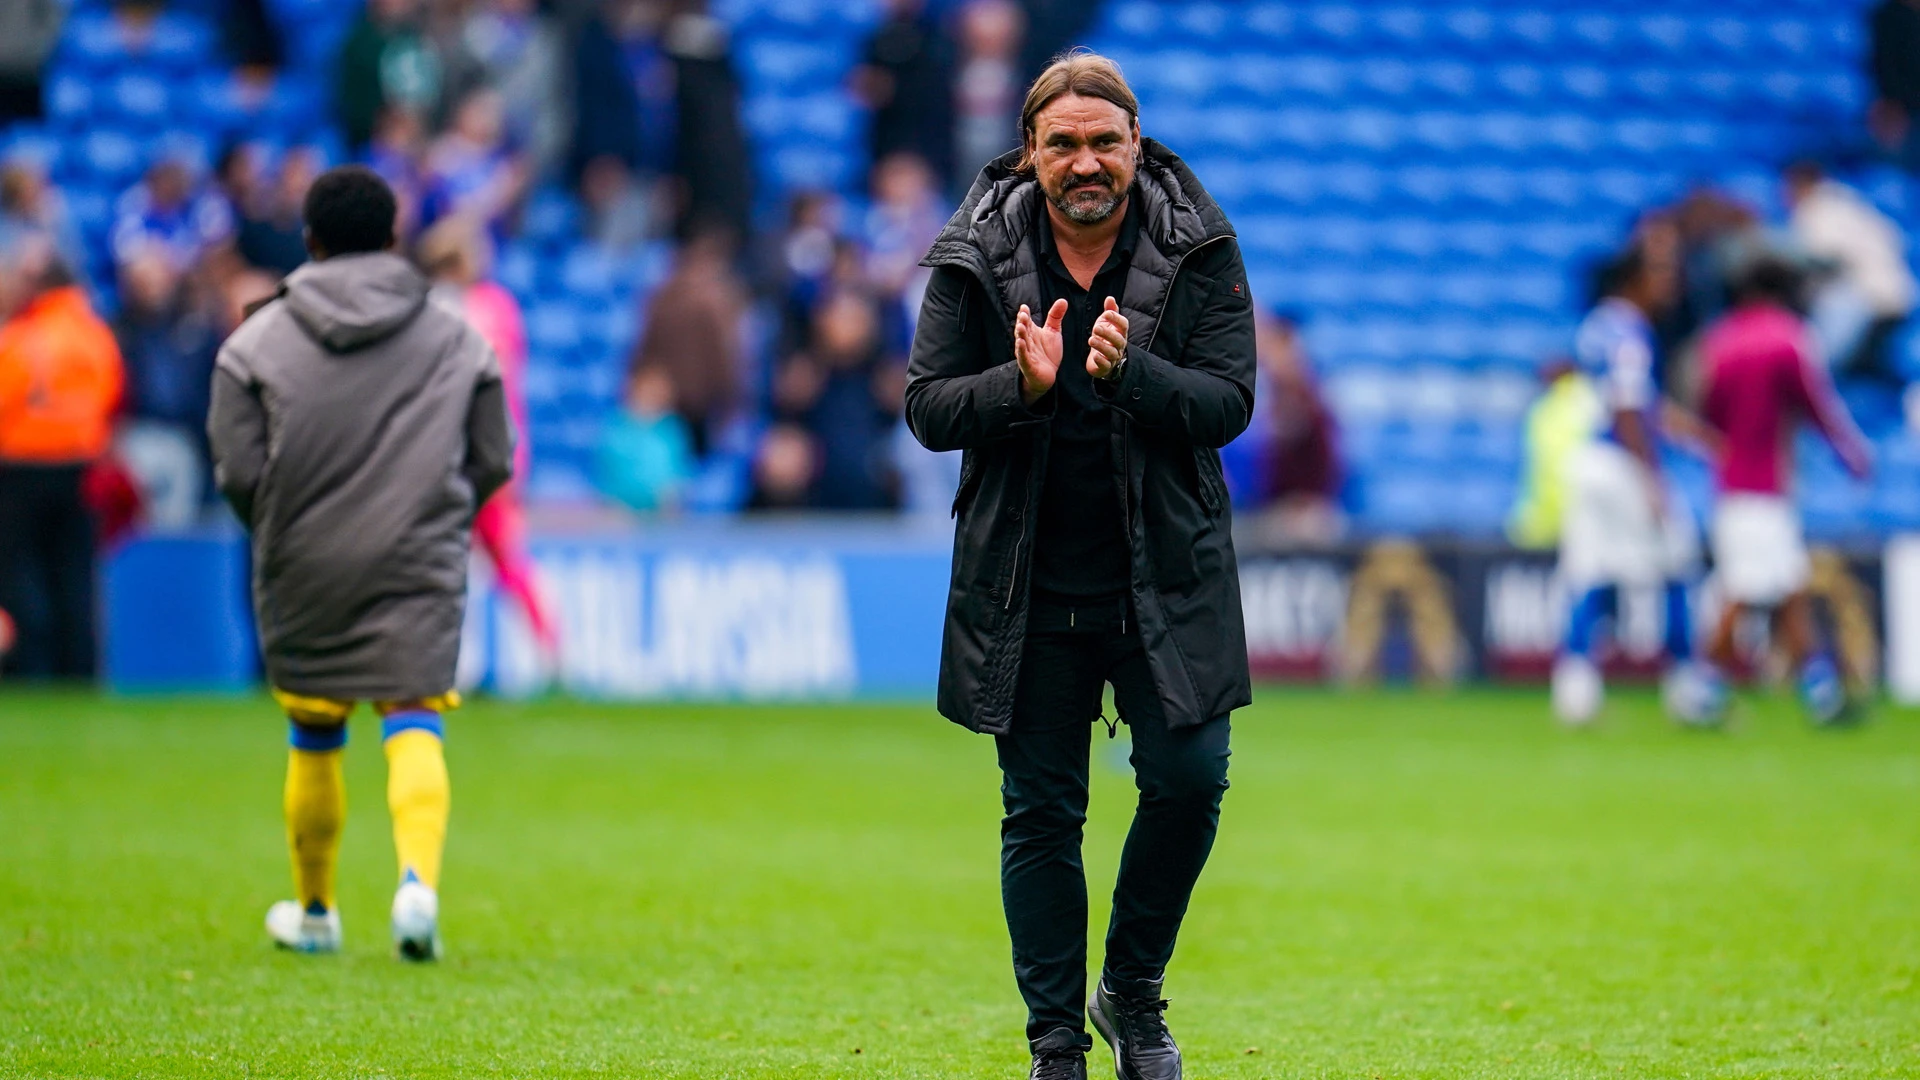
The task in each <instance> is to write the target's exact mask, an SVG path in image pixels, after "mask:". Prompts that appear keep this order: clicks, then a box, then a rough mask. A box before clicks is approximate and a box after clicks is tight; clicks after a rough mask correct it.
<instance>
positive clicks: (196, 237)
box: [113, 154, 233, 273]
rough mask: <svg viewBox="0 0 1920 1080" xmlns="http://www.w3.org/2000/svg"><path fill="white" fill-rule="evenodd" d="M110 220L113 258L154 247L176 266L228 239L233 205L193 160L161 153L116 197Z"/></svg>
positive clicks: (125, 259) (123, 261)
mask: <svg viewBox="0 0 1920 1080" xmlns="http://www.w3.org/2000/svg"><path fill="white" fill-rule="evenodd" d="M115 211H116V213H115V220H114V224H113V258H114V263H115V264H116V265H119V266H125V265H127V264H128V263H129V262H131V261H133V260H134V259H136V258H138V257H139V256H141V255H143V254H146V253H147V252H150V251H151V252H157V253H159V254H160V255H162V256H163V257H165V258H166V260H167V261H168V262H169V263H170V264H171V265H172V266H173V268H174V269H175V270H177V271H180V272H183V273H184V272H185V271H187V270H189V269H191V268H193V267H194V266H196V265H198V264H199V263H200V262H201V260H202V259H203V258H205V257H206V256H207V255H209V254H211V253H213V252H215V251H217V250H219V249H222V248H225V247H226V246H227V245H229V244H230V243H231V242H232V240H233V210H232V208H230V207H229V206H228V205H227V201H226V200H225V199H224V198H222V197H221V196H220V194H219V193H218V192H216V191H213V190H211V189H210V188H209V187H208V186H207V185H206V183H205V182H204V180H203V178H202V177H200V176H199V175H198V173H197V170H196V169H195V168H194V166H193V164H192V163H191V162H189V161H188V160H186V159H185V158H183V157H181V156H177V155H173V154H163V156H161V157H160V159H159V160H158V161H156V162H155V163H154V164H153V166H152V167H151V168H150V169H148V170H147V176H146V179H144V180H142V181H141V182H140V183H138V184H135V185H134V186H133V187H132V188H130V189H128V190H127V193H126V194H124V195H122V196H121V197H120V202H119V205H118V206H116V207H115Z"/></svg>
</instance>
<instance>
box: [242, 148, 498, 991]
mask: <svg viewBox="0 0 1920 1080" xmlns="http://www.w3.org/2000/svg"><path fill="white" fill-rule="evenodd" d="M394 214H395V206H394V197H393V192H392V191H391V190H390V189H389V188H388V187H387V185H386V183H385V182H384V181H383V180H381V179H380V178H379V177H378V176H376V175H375V174H374V173H373V172H371V171H369V170H367V169H364V168H361V167H359V166H347V167H344V168H339V169H334V170H331V171H329V172H327V173H325V174H323V175H322V176H320V178H319V179H317V180H316V181H314V184H313V189H312V191H311V192H310V193H309V195H308V196H307V201H306V207H305V219H306V241H307V248H308V250H309V252H310V253H311V254H312V256H313V260H314V261H313V262H311V263H308V264H307V265H305V266H302V267H301V268H300V269H298V270H296V271H294V272H293V273H292V274H290V275H288V277H287V279H286V281H285V282H284V283H283V284H282V285H281V287H280V290H279V292H278V293H277V294H276V295H275V296H274V297H273V299H271V300H269V301H268V302H267V303H266V304H265V305H264V306H262V307H261V308H259V309H258V310H257V311H255V312H254V313H253V314H252V315H251V316H250V317H249V318H248V319H247V320H246V322H244V323H242V324H241V326H240V328H239V329H238V330H236V331H234V333H233V336H232V337H231V338H229V339H228V340H227V343H226V345H225V346H224V347H222V348H221V350H220V357H219V360H218V365H217V368H216V370H215V373H214V385H213V405H212V410H211V415H210V417H209V419H208V422H207V429H208V435H209V436H210V438H211V440H212V444H213V452H214V460H215V475H216V477H217V479H218V481H219V485H220V490H221V492H222V494H224V495H225V496H226V498H227V500H228V502H229V503H231V504H232V506H233V509H234V512H235V513H236V514H237V515H239V518H240V520H241V521H242V522H243V523H244V524H245V525H246V526H247V528H248V530H249V531H250V532H251V533H252V535H253V566H254V571H253V593H254V606H255V610H256V613H257V617H258V622H259V628H260V646H261V652H262V654H263V655H264V657H265V660H266V668H267V677H268V679H269V680H270V682H271V685H272V688H273V693H274V697H275V698H276V699H277V700H278V701H279V702H280V704H281V706H282V707H283V708H284V709H285V710H286V713H287V716H288V718H289V720H290V721H291V728H290V741H291V743H292V750H291V752H290V755H289V760H288V765H287V785H286V807H285V808H286V816H287V834H288V839H289V844H290V846H291V848H292V853H293V866H294V882H295V885H296V887H297V889H298V895H297V898H296V899H295V900H291V901H283V902H281V903H278V904H275V905H274V906H273V908H272V910H270V911H269V912H268V913H267V930H268V932H269V933H270V934H271V935H272V937H273V939H274V940H275V941H276V942H278V943H279V944H281V945H283V946H285V947H287V948H291V949H297V950H300V951H304V952H331V951H334V950H337V949H338V948H339V947H340V940H341V936H340V912H339V908H338V907H337V906H336V904H335V902H334V887H333V880H334V865H335V862H336V860H337V856H338V852H339V841H340V829H341V825H342V822H343V819H344V818H345V816H346V799H345V790H344V787H343V783H342V778H341V757H342V753H341V751H342V750H343V748H344V747H345V745H346V740H347V728H346V721H347V718H348V716H350V715H351V714H352V712H353V709H354V706H355V703H356V702H358V701H370V702H372V703H373V707H374V709H375V711H376V712H377V713H378V714H379V715H380V716H381V718H382V734H383V739H384V743H385V747H386V756H387V763H388V780H387V803H388V807H389V809H390V810H391V811H392V815H393V837H394V847H395V848H396V850H397V852H398V855H399V862H400V887H399V889H398V891H397V892H396V893H395V895H394V902H393V939H394V946H395V948H396V950H397V951H398V953H399V954H400V955H401V956H402V957H405V958H407V959H414V960H424V959H431V958H433V957H435V956H437V955H438V954H439V948H440V937H439V931H438V927H439V903H440V902H439V893H438V888H439V878H440V858H441V850H442V847H443V845H444V842H445V838H446V829H447V814H448V805H449V789H448V784H447V769H446V762H445V758H444V756H443V753H442V748H441V741H442V733H443V728H442V720H441V714H442V713H444V712H445V711H446V710H448V709H450V708H452V707H454V706H456V705H457V704H458V703H459V699H458V696H457V695H456V694H454V693H453V683H454V664H455V660H456V658H457V657H458V654H459V646H460V626H461V622H462V618H463V614H464V609H465V602H466V583H467V555H468V547H469V541H470V532H471V528H472V524H473V518H474V514H475V512H476V511H477V510H478V509H479V508H480V506H481V504H482V503H484V502H485V501H486V499H487V496H488V495H490V494H492V493H493V492H494V491H495V490H496V489H498V488H499V487H500V486H501V485H502V484H504V483H506V481H507V479H508V477H509V476H510V475H511V472H512V460H513V445H512V444H513V436H512V432H511V429H510V427H509V424H508V420H507V409H506V399H505V395H504V393H503V391H502V387H501V381H500V365H499V362H498V361H497V360H496V359H495V357H494V355H493V351H492V350H491V349H489V348H488V347H487V344H486V342H485V340H484V339H482V338H481V336H480V334H479V333H478V332H477V331H475V330H474V329H473V328H472V327H471V326H469V325H468V324H467V323H466V321H465V320H463V319H462V318H461V317H460V316H459V315H458V314H455V313H454V312H451V311H449V310H447V309H445V308H444V307H442V306H441V305H437V304H429V303H428V302H427V291H428V284H427V281H426V279H425V278H424V277H422V276H421V275H420V273H419V272H418V271H417V270H415V269H414V268H413V265H412V264H411V263H409V262H408V261H407V260H405V259H403V258H401V257H400V256H398V255H396V254H394V253H393V252H392V250H391V249H392V247H393V245H394V235H393V227H394ZM269 433H271V438H269Z"/></svg>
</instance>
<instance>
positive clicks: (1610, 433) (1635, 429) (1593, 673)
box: [1553, 238, 1721, 724]
mask: <svg viewBox="0 0 1920 1080" xmlns="http://www.w3.org/2000/svg"><path fill="white" fill-rule="evenodd" d="M1677 273H1678V268H1677V266H1676V265H1675V261H1674V259H1673V257H1672V255H1671V253H1670V252H1667V251H1665V250H1663V249H1662V248H1661V247H1659V246H1657V245H1655V244H1653V243H1651V242H1649V240H1648V239H1646V238H1642V239H1640V240H1637V241H1636V242H1635V243H1634V244H1633V245H1632V246H1631V247H1629V248H1628V249H1627V250H1626V251H1625V252H1623V253H1622V254H1620V255H1619V256H1617V257H1616V258H1615V259H1614V260H1613V261H1612V262H1610V263H1608V264H1607V265H1606V266H1604V267H1602V268H1601V270H1600V272H1599V274H1598V275H1597V276H1596V285H1597V287H1598V291H1599V293H1600V298H1599V302H1598V303H1597V304H1596V305H1595V306H1594V308H1593V310H1592V311H1591V312H1590V313H1589V314H1588V315H1587V317H1586V319H1585V320H1584V321H1583V322H1582V323H1581V324H1580V330H1579V334H1578V335H1577V337H1576V340H1575V345H1574V353H1575V359H1576V360H1577V361H1578V362H1579V364H1580V366H1581V368H1582V369H1584V370H1585V371H1586V373H1587V374H1588V375H1589V376H1590V377H1591V378H1592V379H1593V381H1594V385H1595V386H1596V387H1597V388H1598V389H1599V392H1600V396H1601V399H1602V406H1603V407H1604V408H1605V410H1606V416H1607V419H1606V421H1605V423H1604V424H1603V425H1602V429H1601V430H1600V431H1599V432H1598V433H1597V437H1595V438H1594V439H1593V440H1592V441H1591V442H1590V443H1588V444H1587V445H1586V446H1584V447H1582V448H1581V449H1580V450H1579V451H1577V452H1576V453H1575V454H1573V455H1572V458H1571V459H1570V461H1569V463H1568V475H1567V509H1566V517H1565V520H1564V523H1563V526H1562V529H1561V535H1560V576H1561V579H1562V581H1563V582H1565V584H1566V586H1567V588H1568V590H1569V592H1570V594H1571V596H1572V601H1573V602H1572V609H1571V612H1570V615H1569V618H1568V624H1567V635H1566V640H1565V643H1564V646H1563V647H1562V649H1561V653H1560V657H1559V658H1558V659H1557V660H1556V661H1555V663H1554V668H1553V707H1554V711H1555V713H1557V714H1558V715H1559V717H1560V718H1561V719H1562V720H1563V721H1565V722H1567V723H1570V724H1581V723H1586V722H1588V721H1590V720H1592V719H1593V717H1594V716H1595V715H1596V714H1597V713H1598V711H1599V708H1600V704H1601V700H1602V698H1603V695H1604V687H1603V681H1602V679H1601V675H1600V666H1599V661H1598V657H1597V653H1598V649H1599V641H1600V629H1601V626H1602V624H1603V623H1604V622H1605V621H1606V620H1607V619H1608V618H1609V617H1611V616H1615V615H1617V612H1618V609H1619V603H1620V590H1621V589H1622V588H1632V587H1643V588H1652V589H1657V590H1659V592H1660V594H1661V597H1662V600H1663V602H1664V608H1665V615H1666V637H1665V652H1666V655H1667V661H1668V667H1667V672H1666V676H1665V679H1664V682H1663V686H1662V689H1663V697H1664V698H1665V701H1666V705H1667V709H1668V711H1669V712H1670V713H1671V714H1673V716H1674V717H1675V718H1676V719H1678V720H1681V721H1683V722H1687V723H1708V722H1711V721H1713V720H1715V719H1716V718H1717V717H1718V715H1719V712H1720V698H1721V693H1720V687H1719V682H1718V680H1717V679H1716V678H1715V677H1714V673H1713V672H1712V670H1711V669H1710V668H1708V667H1706V666H1705V665H1703V664H1700V663H1699V662H1698V661H1697V660H1696V659H1695V658H1694V655H1693V647H1694V642H1693V619H1692V615H1691V611H1690V609H1689V607H1688V593H1687V586H1688V583H1689V581H1690V580H1691V578H1692V577H1693V575H1694V573H1695V571H1696V568H1697V566H1698V563H1699V552H1700V537H1699V528H1698V526H1697V525H1696V524H1695V522H1694V520H1693V515H1692V512H1691V511H1690V510H1689V509H1688V508H1687V506H1686V503H1685V502H1684V500H1682V499H1681V498H1680V496H1679V493H1678V492H1677V491H1676V490H1675V489H1674V488H1673V487H1672V485H1671V483H1670V482H1669V481H1668V479H1667V478H1666V477H1665V476H1663V475H1662V470H1661V466H1660V451H1661V446H1662V434H1661V433H1662V429H1663V427H1664V426H1665V425H1666V424H1668V423H1671V422H1672V421H1673V420H1675V419H1677V418H1678V415H1677V414H1680V413H1681V412H1682V410H1680V409H1679V407H1678V406H1677V405H1675V404H1673V403H1672V402H1671V401H1670V400H1669V399H1668V398H1667V396H1666V395H1665V394H1664V393H1663V392H1662V390H1661V387H1660V380H1659V368H1658V365H1657V363H1656V357H1655V352H1654V350H1655V344H1654V335H1653V319H1654V318H1655V317H1657V316H1658V315H1659V314H1660V313H1661V312H1662V311H1664V310H1665V309H1666V308H1667V306H1668V305H1669V304H1670V303H1671V302H1672V299H1673V296H1674V293H1675V291H1676V289H1677V288H1678V278H1677Z"/></svg>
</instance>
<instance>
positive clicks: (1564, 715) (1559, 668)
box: [1553, 653, 1607, 727]
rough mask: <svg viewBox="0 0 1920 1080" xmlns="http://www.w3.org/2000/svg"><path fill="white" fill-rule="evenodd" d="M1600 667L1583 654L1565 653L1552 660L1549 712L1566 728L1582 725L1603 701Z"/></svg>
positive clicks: (1591, 716)
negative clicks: (1550, 710) (1551, 696)
mask: <svg viewBox="0 0 1920 1080" xmlns="http://www.w3.org/2000/svg"><path fill="white" fill-rule="evenodd" d="M1606 697H1607V687H1606V683H1605V682H1604V681H1603V680H1602V679H1601V677H1600V668H1599V666H1598V665H1596V664H1595V663H1594V662H1593V661H1591V660H1589V659H1587V658H1586V657H1584V656H1575V655H1573V654H1572V653H1568V654H1566V655H1564V656H1562V657H1560V658H1559V659H1558V660H1555V661H1554V662H1553V714H1554V715H1555V716H1557V717H1559V718H1560V722H1561V723H1563V724H1565V725H1567V726H1568V727H1586V726H1587V725H1588V724H1591V723H1593V721H1594V718H1595V717H1597V716H1599V715H1600V706H1601V704H1602V703H1604V702H1605V701H1606Z"/></svg>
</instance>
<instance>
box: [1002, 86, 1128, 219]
mask: <svg viewBox="0 0 1920 1080" xmlns="http://www.w3.org/2000/svg"><path fill="white" fill-rule="evenodd" d="M1033 119H1034V123H1033V134H1032V136H1030V138H1031V142H1030V143H1029V144H1028V146H1027V153H1028V156H1030V157H1031V158H1032V159H1033V168H1034V173H1035V175H1036V176H1037V177H1038V178H1039V181H1040V190H1041V191H1043V192H1045V193H1046V196H1047V201H1049V202H1051V203H1053V205H1054V208H1055V209H1057V210H1059V211H1060V212H1061V213H1062V214H1064V215H1066V217H1067V219H1068V220H1069V221H1073V222H1077V223H1078V224H1081V225H1097V224H1099V223H1100V222H1103V221H1105V220H1107V219H1108V218H1110V217H1112V216H1113V215H1114V212H1115V211H1117V210H1119V209H1120V207H1121V206H1122V205H1123V204H1124V203H1125V202H1126V198H1127V189H1128V188H1130V187H1132V186H1133V172H1134V168H1135V167H1136V166H1137V165H1138V163H1139V160H1140V125H1139V123H1137V122H1134V121H1131V120H1129V119H1128V118H1127V112H1126V110H1125V109H1122V108H1121V107H1120V106H1118V105H1115V104H1114V103H1113V102H1111V101H1107V100H1106V99H1104V98H1090V97H1081V96H1080V95H1078V94H1065V95H1062V96H1061V97H1058V98H1055V99H1054V100H1053V102H1052V103H1051V104H1049V105H1048V106H1047V107H1046V108H1044V109H1042V110H1040V114H1039V115H1038V116H1035V117H1034V118H1033Z"/></svg>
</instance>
